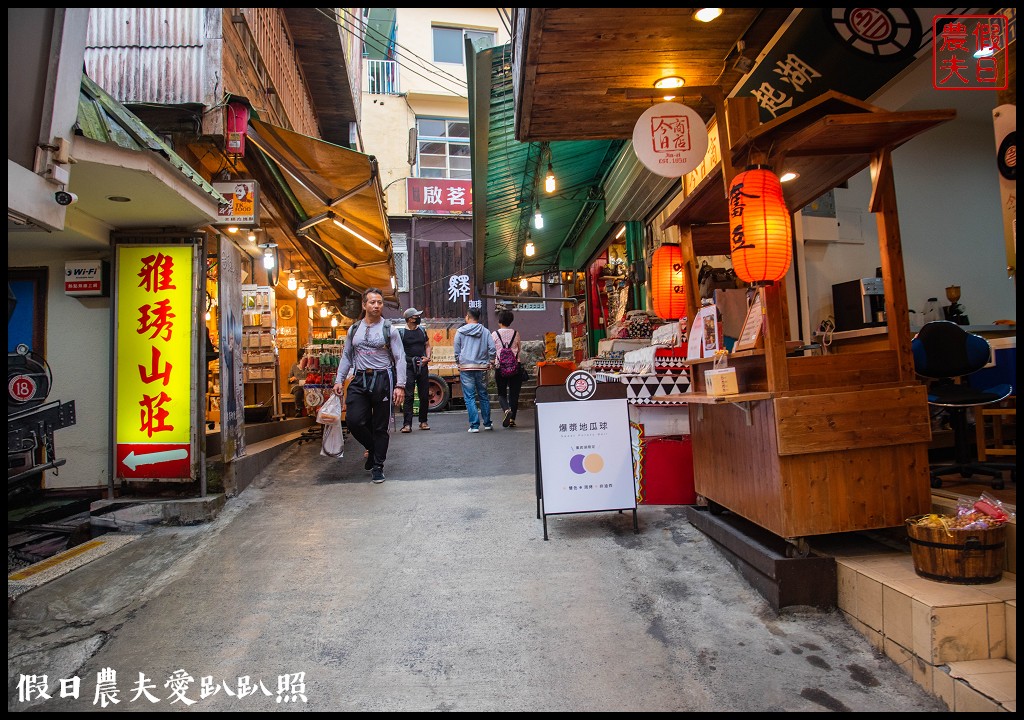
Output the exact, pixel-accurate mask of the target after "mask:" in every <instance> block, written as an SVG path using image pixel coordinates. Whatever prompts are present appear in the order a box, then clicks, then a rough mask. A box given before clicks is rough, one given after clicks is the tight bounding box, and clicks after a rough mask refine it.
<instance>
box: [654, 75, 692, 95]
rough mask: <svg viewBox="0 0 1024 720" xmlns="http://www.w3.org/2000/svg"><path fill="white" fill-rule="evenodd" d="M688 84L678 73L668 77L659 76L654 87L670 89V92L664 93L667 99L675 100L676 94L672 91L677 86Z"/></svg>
mask: <svg viewBox="0 0 1024 720" xmlns="http://www.w3.org/2000/svg"><path fill="white" fill-rule="evenodd" d="M685 84H686V81H685V80H684V79H683V78H681V77H679V76H678V75H669V76H667V77H663V78H659V79H658V80H655V81H654V87H655V88H656V89H657V90H668V91H670V92H667V93H665V94H664V95H662V98H664V99H665V100H675V98H676V96H675V94H674V93H672V92H671V91H672V90H674V89H676V88H681V87H682V86H683V85H685Z"/></svg>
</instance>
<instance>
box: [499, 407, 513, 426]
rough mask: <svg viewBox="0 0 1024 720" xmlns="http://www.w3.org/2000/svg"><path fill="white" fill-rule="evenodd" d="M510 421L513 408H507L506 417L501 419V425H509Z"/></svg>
mask: <svg viewBox="0 0 1024 720" xmlns="http://www.w3.org/2000/svg"><path fill="white" fill-rule="evenodd" d="M510 422H512V411H511V410H506V411H505V417H503V418H502V419H501V426H502V427H508V424H509V423H510Z"/></svg>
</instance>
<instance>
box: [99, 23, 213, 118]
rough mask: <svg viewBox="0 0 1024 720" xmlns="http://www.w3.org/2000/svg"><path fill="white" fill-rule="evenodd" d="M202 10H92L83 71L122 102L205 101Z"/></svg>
mask: <svg viewBox="0 0 1024 720" xmlns="http://www.w3.org/2000/svg"><path fill="white" fill-rule="evenodd" d="M205 14H206V10H205V9H204V8H92V9H91V10H90V11H89V27H88V31H87V35H86V48H85V70H86V73H87V74H88V75H89V77H90V78H92V79H93V80H94V81H96V83H97V84H98V85H99V86H100V87H102V88H104V89H105V90H107V92H109V93H111V94H112V95H113V96H114V97H116V98H117V99H118V100H119V101H121V102H124V103H143V102H151V103H159V104H181V103H203V102H204V97H205V96H204V92H203V90H204V88H203V78H204V57H205V55H204V52H205V51H204V47H203V44H204V40H205V36H206V32H205V27H204V17H205Z"/></svg>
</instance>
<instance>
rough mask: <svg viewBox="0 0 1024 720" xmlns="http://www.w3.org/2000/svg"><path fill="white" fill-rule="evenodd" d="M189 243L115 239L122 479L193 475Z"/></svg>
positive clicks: (116, 395) (118, 430)
mask: <svg viewBox="0 0 1024 720" xmlns="http://www.w3.org/2000/svg"><path fill="white" fill-rule="evenodd" d="M194 252H195V248H194V246H192V245H118V247H117V303H116V308H117V309H116V326H117V328H116V346H115V357H116V359H117V360H116V369H115V373H116V378H115V389H114V399H115V403H116V405H115V430H114V434H115V439H114V442H115V444H116V453H115V456H116V457H115V459H116V463H117V465H116V468H115V475H116V476H117V477H119V478H167V479H179V478H190V477H191V475H192V457H191V454H192V418H193V408H192V385H193V362H192V335H193V332H192V331H193V327H192V323H193V317H194V313H193V311H192V295H193V282H194V278H193V274H194V271H193V253H194Z"/></svg>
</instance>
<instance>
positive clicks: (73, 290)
mask: <svg viewBox="0 0 1024 720" xmlns="http://www.w3.org/2000/svg"><path fill="white" fill-rule="evenodd" d="M109 267H110V266H109V264H108V263H107V261H106V260H73V261H68V262H66V263H64V294H65V295H70V296H72V297H106V296H107V295H109V294H110V292H109V290H110V287H109V284H108V283H109V279H108V278H109V274H110V273H109Z"/></svg>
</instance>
